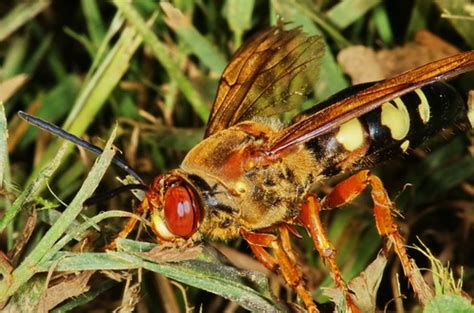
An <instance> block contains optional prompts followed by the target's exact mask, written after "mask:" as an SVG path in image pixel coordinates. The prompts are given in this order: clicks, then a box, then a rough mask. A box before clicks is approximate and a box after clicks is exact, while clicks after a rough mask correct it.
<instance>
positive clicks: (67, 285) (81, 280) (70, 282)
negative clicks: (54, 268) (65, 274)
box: [38, 271, 95, 312]
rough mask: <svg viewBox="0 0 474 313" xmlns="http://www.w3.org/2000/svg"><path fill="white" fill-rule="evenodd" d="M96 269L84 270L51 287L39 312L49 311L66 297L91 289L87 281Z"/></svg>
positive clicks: (40, 304) (41, 303)
mask: <svg viewBox="0 0 474 313" xmlns="http://www.w3.org/2000/svg"><path fill="white" fill-rule="evenodd" d="M94 272H95V271H84V272H81V273H80V274H78V275H76V276H71V277H70V278H68V279H66V280H65V281H62V282H61V283H59V284H57V285H55V286H52V287H49V288H48V289H47V290H46V291H45V293H44V296H43V298H42V299H41V301H40V303H39V305H38V311H39V312H48V311H50V310H51V309H52V308H54V307H55V306H57V305H58V304H60V303H61V302H63V301H64V300H66V299H69V298H72V297H77V296H79V295H81V294H83V293H84V292H86V291H88V290H89V286H88V285H87V283H88V282H89V279H90V278H91V276H92V274H94Z"/></svg>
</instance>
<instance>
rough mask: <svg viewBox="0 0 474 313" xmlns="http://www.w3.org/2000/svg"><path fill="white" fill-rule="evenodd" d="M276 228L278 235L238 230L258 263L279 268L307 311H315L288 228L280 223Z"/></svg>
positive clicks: (274, 270)
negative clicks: (268, 250) (297, 261)
mask: <svg viewBox="0 0 474 313" xmlns="http://www.w3.org/2000/svg"><path fill="white" fill-rule="evenodd" d="M278 230H279V235H278V236H274V235H271V234H264V233H255V232H252V231H249V230H246V229H241V231H240V232H241V234H242V237H244V239H245V240H246V241H247V242H248V243H249V246H250V248H251V249H252V252H253V253H254V254H255V257H256V258H257V259H258V260H259V261H260V263H262V264H263V265H264V266H265V267H266V268H268V269H269V270H271V271H273V272H276V271H277V270H279V272H280V273H281V274H282V276H283V278H284V279H285V281H286V283H287V284H288V285H289V286H290V287H291V288H293V290H295V291H296V293H297V294H298V296H299V297H300V298H301V300H303V302H304V304H305V306H306V308H307V309H308V312H313V313H317V312H319V310H318V308H317V307H316V304H315V303H314V301H313V298H312V297H311V294H310V293H309V291H308V289H307V288H306V286H305V281H304V279H303V273H302V272H301V269H300V268H299V266H298V264H297V263H296V260H295V255H294V251H293V248H292V247H291V243H290V241H289V238H290V237H289V233H288V228H287V227H286V226H285V225H281V226H279V227H278ZM265 248H270V249H271V251H272V252H273V255H272V254H270V253H269V252H267V250H265Z"/></svg>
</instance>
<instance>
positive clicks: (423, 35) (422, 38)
mask: <svg viewBox="0 0 474 313" xmlns="http://www.w3.org/2000/svg"><path fill="white" fill-rule="evenodd" d="M456 53H459V50H458V49H457V48H456V47H454V46H453V45H451V44H449V43H447V42H446V41H444V40H443V39H442V38H440V37H437V36H436V35H434V34H432V33H430V32H429V31H427V30H421V31H419V32H418V33H417V34H416V36H415V41H413V42H409V43H407V44H405V45H404V46H402V47H397V48H394V49H382V50H379V51H374V50H373V49H371V48H367V47H363V46H354V47H350V48H347V49H344V50H342V51H341V52H340V53H339V55H338V57H337V59H338V62H339V63H340V64H341V66H342V67H343V70H344V71H345V72H346V73H347V74H348V75H349V76H350V77H351V79H352V82H353V84H359V83H364V82H369V81H377V80H382V79H385V78H388V77H392V76H394V75H396V74H399V73H402V72H404V71H408V70H410V69H413V68H416V67H419V66H421V65H423V64H426V63H429V62H432V61H435V60H439V59H442V58H444V57H447V56H450V55H453V54H456Z"/></svg>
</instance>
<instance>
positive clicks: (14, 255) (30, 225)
mask: <svg viewBox="0 0 474 313" xmlns="http://www.w3.org/2000/svg"><path fill="white" fill-rule="evenodd" d="M36 221H37V214H36V210H32V212H31V214H30V215H29V216H28V219H27V221H26V224H25V226H24V227H23V230H22V231H21V232H20V236H19V238H17V239H16V240H15V245H14V246H13V248H12V249H10V251H8V257H9V258H10V260H11V262H12V264H17V262H18V259H19V257H20V256H21V252H22V251H23V249H24V248H25V246H26V244H27V243H28V241H29V240H30V237H31V235H32V234H33V231H34V230H35V227H36Z"/></svg>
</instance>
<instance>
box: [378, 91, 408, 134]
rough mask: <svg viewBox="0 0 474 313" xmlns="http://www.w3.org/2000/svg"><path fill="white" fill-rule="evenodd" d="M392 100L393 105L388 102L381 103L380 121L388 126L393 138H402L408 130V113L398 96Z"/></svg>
mask: <svg viewBox="0 0 474 313" xmlns="http://www.w3.org/2000/svg"><path fill="white" fill-rule="evenodd" d="M393 102H395V105H393V104H392V103H390V102H386V103H384V104H383V105H382V116H381V123H382V125H385V126H387V127H388V129H389V130H390V134H391V135H392V138H393V139H395V140H402V139H403V138H405V136H406V135H407V134H408V131H409V130H410V115H409V114H408V111H407V108H406V106H405V104H404V103H403V101H402V100H401V99H400V98H396V99H395V100H393Z"/></svg>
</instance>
